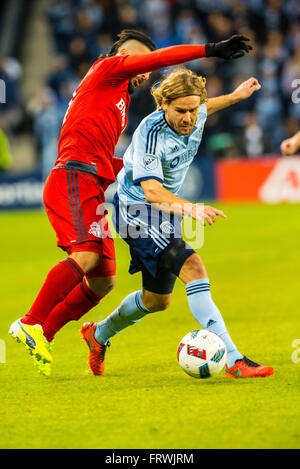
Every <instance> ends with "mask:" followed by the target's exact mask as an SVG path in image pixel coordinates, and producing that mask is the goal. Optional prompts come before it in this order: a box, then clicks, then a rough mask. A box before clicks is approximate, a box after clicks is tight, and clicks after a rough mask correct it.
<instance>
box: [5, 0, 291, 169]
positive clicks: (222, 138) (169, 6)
mask: <svg viewBox="0 0 300 469" xmlns="http://www.w3.org/2000/svg"><path fill="white" fill-rule="evenodd" d="M45 14H46V15H47V18H48V21H49V24H50V26H51V31H52V34H53V42H54V47H55V53H54V55H53V60H52V64H51V71H50V73H49V76H48V77H47V79H46V81H45V83H44V85H43V87H42V88H41V90H40V91H39V92H38V94H37V96H36V97H35V99H34V100H33V101H32V102H31V103H30V106H29V108H28V109H27V112H30V113H31V115H32V118H33V124H34V133H35V138H36V142H37V148H38V150H39V152H41V154H42V155H44V156H43V158H46V159H47V161H49V165H52V164H53V159H55V156H56V145H57V137H58V135H59V130H60V126H61V122H62V120H63V116H64V113H65V111H66V108H67V106H68V102H69V100H70V99H71V97H72V94H73V91H74V90H75V89H76V87H77V86H78V84H79V83H80V81H81V79H82V78H83V77H84V75H85V74H86V72H87V71H88V69H89V67H90V65H91V64H92V63H93V62H94V61H95V60H97V58H98V56H99V54H101V53H107V52H108V51H109V49H110V47H111V44H112V43H113V42H114V41H115V40H116V35H117V34H118V33H119V32H120V31H121V30H122V29H124V28H135V29H141V30H144V31H146V32H147V33H148V34H149V35H150V36H151V38H152V39H153V40H154V42H155V43H156V45H157V47H159V48H160V47H166V46H171V45H175V44H201V43H207V42H216V41H220V40H222V39H225V38H228V37H229V36H231V35H232V34H235V33H239V34H243V35H245V36H247V37H249V38H250V40H251V44H252V46H253V51H252V52H251V53H250V54H249V55H248V56H247V57H244V58H242V59H240V60H236V61H228V62H225V61H222V60H217V59H201V60H197V61H193V62H190V63H188V64H186V66H187V67H189V68H192V69H193V70H194V71H195V72H197V73H198V74H201V75H203V76H205V77H206V78H207V93H208V97H214V96H218V95H221V94H226V93H229V92H231V91H233V90H234V88H235V87H236V86H238V85H239V84H240V83H241V82H242V81H244V80H246V79H248V78H249V77H251V76H253V77H256V78H257V79H258V80H259V82H260V84H261V86H262V88H261V90H260V91H259V92H257V93H254V95H253V96H252V97H251V98H250V99H248V100H245V101H242V102H240V103H238V104H236V105H234V107H231V108H228V109H225V110H223V111H220V112H218V113H216V114H214V115H212V116H210V117H209V119H208V121H207V125H206V130H205V133H204V139H203V144H202V145H201V147H200V153H201V154H202V155H206V156H210V157H216V158H218V157H227V156H239V155H243V156H248V157H252V158H253V157H255V156H257V155H261V154H262V153H265V154H270V153H273V154H279V153H280V143H281V141H282V140H283V139H284V138H287V137H289V136H291V135H293V133H295V132H296V131H297V130H299V128H300V106H299V104H297V101H300V2H299V0H284V1H283V0H265V1H263V0H51V1H50V2H49V7H48V9H47V11H46V12H45ZM164 72H165V71H160V72H155V73H153V74H152V75H151V79H150V80H149V82H148V83H147V84H145V85H143V87H142V88H140V89H138V90H137V91H136V92H135V93H134V94H133V96H132V102H131V107H130V112H129V124H128V127H127V129H126V132H125V133H124V134H123V135H122V137H121V139H120V142H119V144H118V147H117V149H116V153H117V154H118V155H119V156H120V155H122V153H123V151H124V149H125V148H126V145H127V144H128V141H129V139H130V136H131V135H132V133H133V131H134V129H135V128H136V126H137V125H138V123H139V122H140V120H141V119H142V118H143V117H144V116H145V115H146V114H148V113H150V112H152V111H153V110H154V109H155V105H154V101H153V98H152V97H151V95H150V93H149V92H148V90H149V88H150V86H151V85H152V84H153V83H154V82H155V81H157V80H159V78H160V77H161V75H162V74H163V73H164ZM3 76H5V79H6V80H7V79H8V80H9V81H8V82H9V83H11V86H12V89H11V95H10V96H9V97H8V99H7V104H6V106H7V111H6V112H7V118H6V119H7V121H5V124H3V119H2V120H1V121H0V127H3V125H5V126H6V130H7V132H8V133H9V132H10V131H11V130H13V128H14V126H16V125H18V118H17V116H16V115H14V117H13V118H12V117H11V114H10V112H12V113H13V112H16V107H18V106H16V104H17V103H18V100H19V96H18V91H17V86H16V83H17V81H18V79H19V77H20V72H18V70H16V69H14V67H13V66H11V67H9V64H6V63H5V60H4V59H1V60H0V78H2V77H3ZM8 77H9V78H8ZM297 88H299V93H298V94H297ZM293 96H294V98H295V97H296V98H298V99H292V97H293ZM293 101H294V102H293ZM4 120H5V119H4Z"/></svg>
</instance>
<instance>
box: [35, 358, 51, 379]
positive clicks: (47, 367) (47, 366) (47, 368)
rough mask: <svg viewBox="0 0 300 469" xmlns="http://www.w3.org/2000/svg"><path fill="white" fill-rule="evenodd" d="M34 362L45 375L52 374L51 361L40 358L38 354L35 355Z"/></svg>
mask: <svg viewBox="0 0 300 469" xmlns="http://www.w3.org/2000/svg"><path fill="white" fill-rule="evenodd" d="M34 364H35V365H36V367H37V369H38V371H39V373H41V375H44V376H47V377H49V376H51V365H52V363H50V362H45V361H43V360H40V359H38V358H37V357H36V356H34Z"/></svg>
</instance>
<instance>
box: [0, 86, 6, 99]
mask: <svg viewBox="0 0 300 469" xmlns="http://www.w3.org/2000/svg"><path fill="white" fill-rule="evenodd" d="M4 103H6V84H5V81H4V80H0V104H4Z"/></svg>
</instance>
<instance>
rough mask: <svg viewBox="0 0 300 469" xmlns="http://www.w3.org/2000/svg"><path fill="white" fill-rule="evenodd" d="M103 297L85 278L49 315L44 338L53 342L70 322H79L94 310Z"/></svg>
mask: <svg viewBox="0 0 300 469" xmlns="http://www.w3.org/2000/svg"><path fill="white" fill-rule="evenodd" d="M101 298H102V297H101V296H98V295H96V294H95V293H94V292H93V291H92V290H91V289H90V288H89V286H88V285H87V283H86V280H85V278H83V280H82V282H80V284H79V285H76V287H74V288H73V290H72V291H70V293H69V294H68V296H66V298H65V299H64V301H61V302H60V303H59V304H58V305H56V307H55V308H54V309H53V310H52V311H51V313H50V314H49V316H48V318H47V320H46V322H45V324H44V326H43V330H44V336H45V337H46V339H47V340H48V341H49V342H51V340H52V339H53V337H54V335H55V334H56V333H57V332H58V331H59V330H60V329H61V328H62V327H63V326H64V325H65V324H67V323H68V322H70V321H78V319H80V318H81V317H82V316H83V315H84V314H86V313H87V312H88V311H89V310H90V309H92V308H94V307H95V306H96V305H97V304H98V303H99V301H100V300H101Z"/></svg>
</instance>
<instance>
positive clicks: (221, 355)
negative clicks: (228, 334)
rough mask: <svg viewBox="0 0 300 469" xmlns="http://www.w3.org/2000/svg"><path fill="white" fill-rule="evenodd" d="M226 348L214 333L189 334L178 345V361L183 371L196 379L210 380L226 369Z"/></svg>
mask: <svg viewBox="0 0 300 469" xmlns="http://www.w3.org/2000/svg"><path fill="white" fill-rule="evenodd" d="M226 356H227V351H226V346H225V344H224V342H223V340H222V339H220V337H219V336H218V335H217V334H215V333H214V332H211V331H208V330H206V329H201V330H197V331H193V332H189V333H188V334H187V335H185V336H184V337H183V339H182V340H181V341H180V344H179V345H178V349H177V360H178V363H179V365H180V366H181V367H182V369H183V370H184V371H185V372H186V373H187V374H188V375H190V376H193V377H194V378H210V377H211V376H215V375H217V374H218V373H220V371H221V370H222V369H223V368H224V365H225V362H226Z"/></svg>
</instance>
